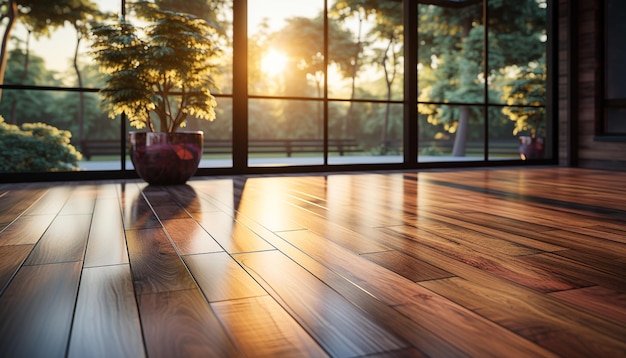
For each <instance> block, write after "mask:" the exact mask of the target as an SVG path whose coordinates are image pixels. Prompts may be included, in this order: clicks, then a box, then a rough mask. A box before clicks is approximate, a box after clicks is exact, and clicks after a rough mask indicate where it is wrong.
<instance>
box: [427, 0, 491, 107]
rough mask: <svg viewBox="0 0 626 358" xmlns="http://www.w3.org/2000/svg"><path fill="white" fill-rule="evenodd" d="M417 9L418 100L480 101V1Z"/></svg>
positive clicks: (482, 77)
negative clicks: (456, 5)
mask: <svg viewBox="0 0 626 358" xmlns="http://www.w3.org/2000/svg"><path fill="white" fill-rule="evenodd" d="M418 11H419V20H418V21H419V23H418V41H419V51H418V56H419V59H418V61H419V64H418V81H419V82H418V87H419V88H418V89H419V100H420V101H421V102H453V103H483V102H484V83H485V80H484V73H483V72H484V71H483V63H484V61H483V52H484V51H483V50H484V46H483V31H484V30H483V20H482V13H483V10H482V3H476V4H469V5H466V6H459V7H444V6H436V5H425V4H420V5H419V7H418Z"/></svg>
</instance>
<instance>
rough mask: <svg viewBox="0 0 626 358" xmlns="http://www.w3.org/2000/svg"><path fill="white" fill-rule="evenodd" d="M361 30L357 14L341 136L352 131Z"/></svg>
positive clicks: (360, 18)
mask: <svg viewBox="0 0 626 358" xmlns="http://www.w3.org/2000/svg"><path fill="white" fill-rule="evenodd" d="M362 32H363V18H362V17H361V16H360V15H359V30H358V33H357V43H356V51H355V54H354V63H353V64H352V73H351V74H350V76H351V77H352V85H351V88H350V105H349V107H348V113H347V115H346V120H345V122H344V124H343V128H342V129H341V133H342V135H343V138H348V135H349V134H350V132H351V131H352V122H353V117H354V98H355V95H356V75H357V71H358V69H359V56H360V54H361V44H362V42H363V41H362V40H361V37H362V36H363V35H362Z"/></svg>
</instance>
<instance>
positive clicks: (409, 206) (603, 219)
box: [0, 168, 626, 357]
mask: <svg viewBox="0 0 626 358" xmlns="http://www.w3.org/2000/svg"><path fill="white" fill-rule="evenodd" d="M0 356H1V357H65V356H69V357H143V356H149V357H161V356H162V357H233V356H249V357H257V356H258V357H288V356H291V357H324V356H332V357H453V356H474V357H487V356H494V357H544V356H545V357H554V356H561V357H626V172H607V171H595V170H583V169H571V168H524V169H519V168H507V169H493V170H457V171H452V170H451V171H424V172H404V173H354V174H328V175H309V176H307V175H300V176H275V177H243V176H242V177H215V178H194V179H193V180H192V181H190V182H189V183H188V185H184V186H174V187H152V186H147V185H146V184H145V183H142V182H139V181H107V182H104V181H103V182H80V183H25V184H2V185H0Z"/></svg>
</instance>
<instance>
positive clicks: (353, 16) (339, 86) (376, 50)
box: [328, 0, 404, 100]
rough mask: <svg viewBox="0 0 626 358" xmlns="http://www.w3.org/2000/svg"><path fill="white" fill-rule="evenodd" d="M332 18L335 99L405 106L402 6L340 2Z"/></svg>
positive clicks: (331, 63)
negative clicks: (395, 102)
mask: <svg viewBox="0 0 626 358" xmlns="http://www.w3.org/2000/svg"><path fill="white" fill-rule="evenodd" d="M329 13H330V19H329V69H328V95H329V97H331V98H341V99H354V98H358V99H383V100H384V99H392V100H402V98H403V90H404V89H403V77H404V68H403V63H404V54H403V44H402V39H403V24H402V2H401V1H384V0H374V1H366V2H365V1H360V2H354V1H346V0H338V1H336V2H335V3H334V5H332V6H331V8H330V10H329Z"/></svg>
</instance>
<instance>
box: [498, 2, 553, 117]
mask: <svg viewBox="0 0 626 358" xmlns="http://www.w3.org/2000/svg"><path fill="white" fill-rule="evenodd" d="M489 16H490V26H489V85H490V92H489V102H490V103H498V104H507V105H533V106H538V105H544V104H545V101H546V73H547V67H546V41H547V32H546V20H547V4H546V1H545V0H542V1H537V0H520V1H518V2H516V4H515V6H510V5H509V4H504V3H496V2H493V1H492V2H489Z"/></svg>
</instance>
